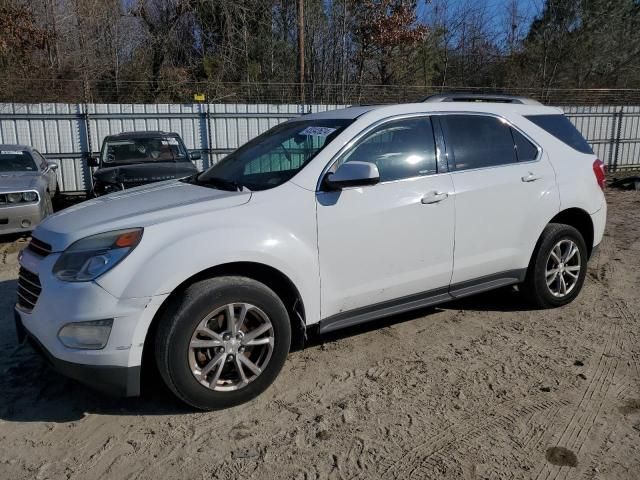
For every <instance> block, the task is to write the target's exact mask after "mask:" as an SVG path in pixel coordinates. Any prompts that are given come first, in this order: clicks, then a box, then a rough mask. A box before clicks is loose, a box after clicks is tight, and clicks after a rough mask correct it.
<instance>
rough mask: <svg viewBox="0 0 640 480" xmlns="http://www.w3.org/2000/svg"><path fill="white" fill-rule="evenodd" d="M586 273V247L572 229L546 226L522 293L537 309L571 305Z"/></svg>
mask: <svg viewBox="0 0 640 480" xmlns="http://www.w3.org/2000/svg"><path fill="white" fill-rule="evenodd" d="M586 274H587V246H586V244H585V241H584V238H582V235H581V234H580V232H579V231H578V230H576V229H575V228H573V227H571V226H569V225H564V224H560V223H550V224H549V225H547V227H546V228H545V229H544V231H543V232H542V235H541V236H540V239H539V240H538V244H537V245H536V248H535V250H534V252H533V256H532V258H531V262H530V263H529V268H528V270H527V276H526V279H525V281H524V285H523V291H524V293H525V295H527V297H529V299H530V300H531V302H532V303H533V304H534V305H535V306H537V307H539V308H554V307H560V306H562V305H566V304H568V303H570V302H572V301H573V300H574V299H575V298H576V297H577V296H578V294H579V293H580V290H581V289H582V285H583V284H584V279H585V277H586Z"/></svg>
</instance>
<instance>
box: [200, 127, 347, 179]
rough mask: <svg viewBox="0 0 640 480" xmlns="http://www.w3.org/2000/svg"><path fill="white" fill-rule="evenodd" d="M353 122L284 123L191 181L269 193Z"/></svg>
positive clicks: (300, 168)
mask: <svg viewBox="0 0 640 480" xmlns="http://www.w3.org/2000/svg"><path fill="white" fill-rule="evenodd" d="M352 121H353V120H350V119H333V120H329V119H325V120H307V121H305V120H301V121H293V122H285V123H281V124H280V125H277V126H276V127H274V128H272V129H271V130H268V131H267V132H265V133H263V134H262V135H260V136H258V137H256V138H254V139H253V140H251V141H250V142H248V143H246V144H245V145H243V146H242V147H240V148H239V149H238V150H236V151H235V152H233V153H231V154H229V155H228V156H226V157H225V158H223V159H222V160H221V161H220V162H218V163H216V164H215V165H214V166H212V167H211V168H209V169H208V170H206V171H205V172H204V173H201V174H200V175H198V176H195V177H192V178H191V179H189V180H188V181H189V182H191V183H195V184H198V185H208V186H212V187H214V188H221V189H228V190H241V189H242V188H248V189H249V190H266V189H268V188H273V187H277V186H278V185H281V184H283V183H284V182H286V181H287V180H289V179H290V178H292V177H293V176H294V175H295V174H296V173H298V172H299V171H300V170H302V168H304V166H305V165H306V164H307V163H309V161H310V160H311V159H312V158H313V157H314V156H316V155H317V154H318V152H320V151H321V150H322V149H323V148H324V147H325V146H327V145H328V144H329V143H330V142H331V141H332V140H333V139H334V138H335V137H336V136H338V134H339V133H340V132H341V131H342V130H343V129H344V128H345V127H346V126H347V125H349V124H350V123H351V122H352Z"/></svg>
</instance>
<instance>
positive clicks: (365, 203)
mask: <svg viewBox="0 0 640 480" xmlns="http://www.w3.org/2000/svg"><path fill="white" fill-rule="evenodd" d="M349 161H361V162H372V163H374V164H375V165H376V166H377V167H378V170H379V172H380V183H378V184H377V185H372V186H367V187H354V188H345V189H343V190H341V191H339V192H334V191H331V192H325V191H319V192H318V193H317V217H318V249H319V260H320V274H321V282H322V292H321V294H322V316H323V317H324V318H327V317H331V316H334V315H338V314H342V315H344V314H348V312H355V311H356V310H357V309H362V308H363V307H371V306H372V305H373V306H374V307H373V309H372V310H373V311H376V309H377V311H378V312H379V311H380V309H381V308H395V307H396V306H398V305H399V304H402V302H411V301H414V302H420V301H424V299H425V298H427V297H428V296H430V295H437V294H438V293H439V294H441V295H442V294H443V292H444V293H445V294H446V291H447V289H448V285H449V280H450V278H451V270H452V264H453V226H454V210H453V199H452V198H451V197H450V194H451V193H452V191H453V185H452V182H451V177H450V175H449V174H448V173H447V172H446V171H445V172H442V171H439V170H438V167H437V156H436V148H435V142H434V133H433V127H432V122H431V120H430V118H429V117H427V116H420V117H411V118H404V119H397V120H390V121H387V122H385V123H383V124H382V125H380V126H378V127H375V128H374V129H373V130H371V131H370V132H369V133H367V134H365V135H364V137H363V138H362V139H361V140H360V141H358V142H357V143H356V144H355V146H354V147H352V148H351V149H350V150H348V151H347V152H345V154H344V155H342V156H341V157H340V159H339V160H338V162H337V164H340V163H343V162H349ZM438 289H440V290H442V291H443V292H442V291H440V292H438ZM422 294H425V295H424V296H421V295H422ZM412 295H417V297H411V296H412ZM394 302H395V303H394Z"/></svg>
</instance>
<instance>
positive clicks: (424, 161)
mask: <svg viewBox="0 0 640 480" xmlns="http://www.w3.org/2000/svg"><path fill="white" fill-rule="evenodd" d="M354 161H358V162H370V163H373V164H375V165H376V166H377V167H378V172H379V173H380V181H381V182H388V181H393V180H401V179H403V178H413V177H421V176H424V175H432V174H434V173H436V172H437V168H436V147H435V141H434V137H433V128H432V125H431V120H430V119H429V117H419V118H408V119H402V120H394V121H391V122H388V123H385V124H384V125H382V126H380V127H378V128H376V129H375V130H373V131H372V132H371V133H369V134H368V135H367V136H366V137H365V138H364V139H363V140H362V141H360V142H359V143H358V144H357V145H356V146H355V147H354V148H353V149H351V150H350V151H349V152H348V153H347V154H346V155H345V156H344V157H343V158H342V159H341V160H340V162H339V163H345V162H354Z"/></svg>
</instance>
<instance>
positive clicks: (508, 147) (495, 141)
mask: <svg viewBox="0 0 640 480" xmlns="http://www.w3.org/2000/svg"><path fill="white" fill-rule="evenodd" d="M441 122H442V127H443V129H444V132H445V136H446V142H447V153H448V156H449V162H450V167H452V169H453V170H468V169H470V168H483V167H492V166H496V165H505V164H509V163H515V162H517V157H516V149H515V148H514V143H513V136H512V135H511V127H510V126H509V125H508V124H507V123H506V122H504V121H503V120H501V119H499V118H496V117H489V116H484V115H444V116H442V117H441ZM451 163H453V165H451Z"/></svg>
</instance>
